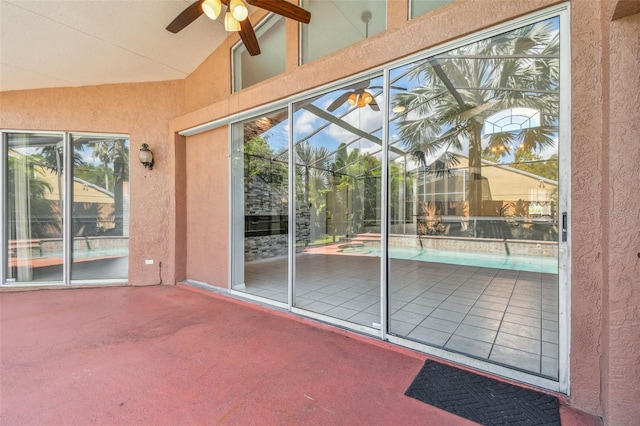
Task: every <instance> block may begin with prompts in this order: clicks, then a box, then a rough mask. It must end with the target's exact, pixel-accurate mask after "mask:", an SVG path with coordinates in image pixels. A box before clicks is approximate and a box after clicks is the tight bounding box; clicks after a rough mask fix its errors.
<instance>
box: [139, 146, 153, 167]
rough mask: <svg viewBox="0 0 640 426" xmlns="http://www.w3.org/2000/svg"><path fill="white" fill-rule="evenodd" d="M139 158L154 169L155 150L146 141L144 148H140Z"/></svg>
mask: <svg viewBox="0 0 640 426" xmlns="http://www.w3.org/2000/svg"><path fill="white" fill-rule="evenodd" d="M138 159H139V160H140V162H141V163H142V165H143V166H145V167H146V168H147V169H149V170H153V152H151V150H150V149H149V145H147V144H146V143H143V144H142V148H140V152H139V153H138Z"/></svg>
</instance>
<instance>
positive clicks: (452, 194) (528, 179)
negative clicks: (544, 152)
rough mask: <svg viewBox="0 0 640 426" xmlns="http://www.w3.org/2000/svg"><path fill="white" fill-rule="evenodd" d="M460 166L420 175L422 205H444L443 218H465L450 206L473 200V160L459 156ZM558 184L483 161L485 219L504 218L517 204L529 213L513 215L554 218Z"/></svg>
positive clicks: (420, 173) (419, 199)
mask: <svg viewBox="0 0 640 426" xmlns="http://www.w3.org/2000/svg"><path fill="white" fill-rule="evenodd" d="M458 159H459V161H460V162H459V163H458V164H457V165H456V166H455V167H453V168H450V169H438V170H435V171H434V172H431V173H429V172H425V171H424V170H420V171H417V172H415V173H416V177H417V179H416V185H417V188H416V194H417V201H418V202H436V203H443V206H442V209H443V210H442V211H441V212H440V214H442V215H449V214H452V215H463V213H462V212H455V211H454V212H449V211H448V209H449V208H450V206H449V204H451V203H454V202H455V203H457V204H460V203H462V202H464V201H467V200H468V199H469V169H468V166H469V159H468V157H465V156H462V155H459V156H458ZM557 188H558V182H556V181H554V180H551V179H547V178H544V177H541V176H537V175H535V174H533V173H529V172H526V171H523V170H519V169H516V168H514V167H509V166H507V165H501V164H497V163H493V162H490V161H487V160H483V161H482V200H483V206H484V211H483V214H484V215H485V216H501V215H502V214H501V212H502V210H503V209H505V208H508V207H509V205H514V204H516V203H521V204H522V203H525V205H524V207H525V208H526V210H525V211H520V212H517V213H516V212H510V213H511V214H516V215H519V216H522V215H525V214H526V215H533V216H540V215H543V214H544V215H552V214H553V211H552V208H551V206H552V203H553V202H554V194H555V193H556V191H557Z"/></svg>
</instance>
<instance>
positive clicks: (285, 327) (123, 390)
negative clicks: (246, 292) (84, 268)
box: [0, 285, 601, 426]
mask: <svg viewBox="0 0 640 426" xmlns="http://www.w3.org/2000/svg"><path fill="white" fill-rule="evenodd" d="M0 308H1V309H0V330H1V332H2V335H1V337H2V345H1V349H0V377H1V378H2V380H1V383H0V392H1V397H2V404H1V406H0V424H2V425H7V426H12V425H25V424H38V425H87V424H96V425H115V424H136V425H193V424H220V425H225V424H229V425H240V424H242V425H251V424H254V425H284V424H296V425H308V424H315V425H390V424H397V425H415V424H420V425H471V424H474V423H472V422H470V421H468V420H465V419H462V418H460V417H457V416H455V415H453V414H450V413H448V412H445V411H442V410H440V409H438V408H435V407H432V406H429V405H427V404H424V403H421V402H418V401H417V400H414V399H412V398H409V397H407V396H405V395H404V392H405V390H406V388H407V387H408V386H409V384H410V383H411V381H412V380H413V378H414V376H415V374H417V372H418V370H419V369H420V367H421V366H422V364H423V362H424V360H425V359H426V356H425V355H424V354H420V353H418V352H414V351H411V350H408V349H403V348H399V347H397V346H394V345H391V344H387V343H385V342H381V341H378V340H375V339H370V338H366V337H363V336H359V335H355V334H353V333H349V332H346V331H343V330H340V329H336V328H334V327H329V326H327V325H323V324H321V323H317V322H313V321H310V320H306V319H303V318H300V317H297V316H294V315H291V314H288V313H285V312H278V311H274V310H272V309H268V308H264V307H260V306H257V305H253V304H249V303H246V302H243V301H238V300H235V299H232V298H229V297H227V296H223V295H217V294H213V293H209V292H203V291H199V290H196V289H193V288H190V287H185V286H180V285H178V286H167V285H165V286H154V287H143V288H135V287H108V288H104V287H103V288H93V289H90V288H84V289H65V290H41V291H11V292H8V291H4V290H3V291H1V292H0ZM560 414H561V420H562V424H563V425H564V426H572V425H576V426H578V425H585V426H587V425H588V426H590V425H594V426H595V425H600V424H601V423H600V421H599V419H597V418H594V417H591V416H588V415H585V414H584V413H580V412H578V411H576V410H574V409H571V408H570V407H566V406H562V407H561V409H560Z"/></svg>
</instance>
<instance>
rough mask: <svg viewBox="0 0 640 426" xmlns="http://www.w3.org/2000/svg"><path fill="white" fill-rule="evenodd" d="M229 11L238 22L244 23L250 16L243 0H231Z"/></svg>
mask: <svg viewBox="0 0 640 426" xmlns="http://www.w3.org/2000/svg"><path fill="white" fill-rule="evenodd" d="M229 9H230V10H231V14H232V15H233V17H234V18H235V19H236V20H237V21H244V20H245V19H247V16H249V10H248V9H247V6H246V5H245V4H244V2H243V1H242V0H230V1H229Z"/></svg>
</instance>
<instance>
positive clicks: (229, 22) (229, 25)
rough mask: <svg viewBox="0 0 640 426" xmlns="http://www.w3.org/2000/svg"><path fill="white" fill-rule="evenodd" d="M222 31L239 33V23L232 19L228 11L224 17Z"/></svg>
mask: <svg viewBox="0 0 640 426" xmlns="http://www.w3.org/2000/svg"><path fill="white" fill-rule="evenodd" d="M224 29H225V30H226V31H240V21H238V20H237V19H236V18H234V17H233V15H232V14H231V12H229V11H227V13H225V15H224Z"/></svg>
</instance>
